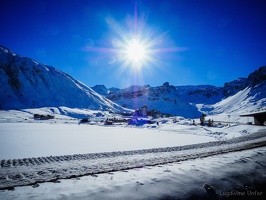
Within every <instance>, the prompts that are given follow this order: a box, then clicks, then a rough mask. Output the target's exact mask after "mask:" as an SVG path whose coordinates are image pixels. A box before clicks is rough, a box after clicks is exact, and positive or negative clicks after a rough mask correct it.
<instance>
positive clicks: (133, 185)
mask: <svg viewBox="0 0 266 200" xmlns="http://www.w3.org/2000/svg"><path fill="white" fill-rule="evenodd" d="M34 113H38V114H44V115H45V114H51V115H53V116H55V119H51V120H36V119H33V114H34ZM62 113H64V114H62ZM74 116H75V117H85V116H87V117H89V118H90V119H91V122H90V123H80V122H79V120H78V119H76V118H73V117H74ZM105 117H119V116H118V115H115V114H110V113H107V112H103V113H100V112H97V111H90V110H79V109H69V108H66V107H65V108H62V107H61V108H60V109H57V108H41V109H27V110H10V111H0V160H1V159H6V160H2V161H3V164H4V165H3V166H2V168H1V171H0V172H1V173H0V178H1V181H2V182H1V181H0V182H1V183H2V187H3V188H5V186H8V185H11V189H12V183H13V185H14V186H15V187H14V188H13V189H14V190H11V191H8V190H0V199H93V200H94V199H95V200H97V199H121V200H122V199H167V198H168V199H171V198H172V199H175V198H178V199H191V198H192V199H193V198H194V199H209V198H213V199H215V198H216V199H217V198H218V199H219V198H220V199H227V197H234V196H232V195H235V194H236V193H232V192H235V191H245V193H243V194H244V195H245V197H252V198H254V199H263V198H264V197H265V190H264V189H266V188H265V187H263V185H264V184H265V180H266V179H265V178H266V175H265V165H266V163H265V155H266V149H265V147H260V148H254V147H253V148H254V149H251V150H244V151H243V149H242V151H236V152H231V153H227V152H228V151H227V148H229V149H232V148H235V147H236V149H238V147H240V149H241V147H243V146H241V145H247V146H248V145H249V144H251V143H252V140H253V139H252V138H250V141H249V140H246V139H245V140H243V141H242V142H241V140H239V142H240V143H223V142H224V141H227V140H228V139H232V138H237V137H239V136H248V137H249V135H250V134H252V133H255V132H258V131H259V132H260V138H258V139H257V140H256V139H255V140H254V142H255V143H256V141H257V142H263V141H265V130H266V129H265V127H262V126H249V125H245V124H240V123H239V121H238V120H239V118H238V117H234V116H231V118H230V120H231V121H230V123H229V122H228V116H227V115H219V116H212V117H213V119H214V120H218V121H223V123H221V122H216V123H215V127H208V126H200V125H199V120H198V119H195V123H196V125H193V120H191V119H185V118H183V117H173V118H161V119H157V121H158V122H159V126H157V125H156V124H149V125H143V126H130V125H127V124H126V123H117V124H115V125H111V126H107V125H104V124H103V122H102V120H103V119H104V118H105ZM255 138H256V137H255ZM237 139H239V138H237ZM211 141H219V143H217V144H223V145H217V146H213V145H209V144H212V143H208V142H211ZM203 142H207V143H205V144H204V145H203V146H205V147H204V148H201V147H200V146H199V145H202V144H199V145H198V146H197V145H196V144H198V143H203ZM254 142H253V143H254ZM255 143H254V144H255ZM188 144H193V145H192V146H191V147H190V148H189V149H187V150H186V149H183V150H182V148H181V150H179V151H178V150H172V151H171V150H170V151H169V152H168V151H165V152H164V151H162V152H161V151H160V150H162V149H157V150H154V149H152V148H159V147H174V146H183V145H188ZM215 144H216V143H215ZM260 144H262V143H260ZM196 146H197V147H196ZM194 147H195V149H193V148H194ZM141 149H149V150H147V152H145V151H139V152H135V151H134V152H131V153H129V152H128V153H125V152H124V153H123V152H118V153H109V154H99V155H98V156H103V157H97V156H96V155H95V156H96V157H95V158H94V159H93V158H88V159H80V160H79V158H82V157H83V156H85V157H86V155H87V156H90V154H87V153H96V152H113V151H128V150H141ZM220 150H221V151H223V152H224V153H223V154H220V155H217V154H219V151H220ZM206 152H208V153H209V156H208V157H205V156H204V155H205V153H206ZM211 152H214V154H213V153H211ZM73 154H79V155H77V156H76V158H77V160H75V159H74V157H72V156H65V157H62V155H73ZM80 154H84V155H80ZM85 154H86V155H85ZM51 155H52V156H57V155H58V156H59V157H60V158H61V157H62V158H69V159H70V160H65V161H64V160H60V161H59V162H57V161H53V162H49V163H39V164H37V163H28V164H26V165H17V164H16V165H10V166H7V167H6V166H5V164H8V162H9V161H10V160H8V159H15V158H32V157H35V158H36V157H41V156H44V157H42V158H43V159H44V160H47V159H48V158H50V157H45V156H51ZM91 156H92V155H91ZM201 156H203V157H201ZM174 157H175V158H176V159H175V158H174ZM51 158H52V157H51ZM53 158H55V157H53ZM71 158H73V159H71ZM27 160H30V159H25V162H24V159H23V162H24V164H25V163H26V161H27ZM31 160H32V159H31ZM172 160H174V162H172ZM175 160H177V161H175ZM178 160H179V161H178ZM13 161H16V159H15V160H13ZM154 163H155V164H154ZM158 163H159V164H158ZM13 164H14V162H13ZM153 165H155V166H153ZM134 166H137V167H134ZM85 169H87V170H88V171H91V174H90V173H87V175H86V173H85V172H84V173H85V176H84V175H82V170H85ZM125 169H126V170H125ZM101 170H102V171H101ZM97 171H99V172H101V173H97ZM53 172H55V173H54V174H53ZM65 172H67V173H70V174H66V175H67V176H66V177H71V176H70V175H71V173H72V174H73V177H74V178H67V179H61V178H64V173H65ZM107 172H108V173H107ZM79 174H81V175H82V176H81V177H78V176H76V175H79ZM88 174H90V175H88ZM6 176H8V177H9V178H11V179H5V177H6ZM54 177H55V178H54ZM56 177H59V178H56ZM60 177H61V178H60ZM31 179H32V180H31ZM35 180H37V182H35ZM38 180H39V181H40V182H44V183H40V182H38ZM45 180H47V181H49V180H50V181H51V180H55V181H54V182H53V183H51V182H46V181H45ZM5 181H6V182H5ZM32 181H33V182H32ZM5 183H6V185H5ZM19 184H22V185H24V186H22V185H21V186H22V187H17V186H18V185H19ZM206 184H207V185H208V186H210V187H211V188H212V189H211V190H210V191H208V190H206V189H205V188H204V187H203V185H205V186H206ZM25 185H30V186H25ZM254 191H256V192H257V193H253V194H254V195H253V196H248V195H251V194H252V193H251V192H254ZM230 195H231V196H230Z"/></svg>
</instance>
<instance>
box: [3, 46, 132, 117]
mask: <svg viewBox="0 0 266 200" xmlns="http://www.w3.org/2000/svg"><path fill="white" fill-rule="evenodd" d="M0 91H1V92H0V109H23V108H37V107H47V106H56V107H57V106H67V107H71V108H75V107H76V108H86V109H91V110H111V111H113V112H128V111H129V110H127V109H125V108H123V107H121V106H119V105H118V104H116V103H114V102H112V101H110V100H109V99H107V98H105V97H103V96H102V95H99V94H98V93H96V92H95V91H94V90H92V89H91V88H90V87H88V86H86V85H84V84H83V83H81V82H79V81H78V80H76V79H74V78H73V77H71V76H70V75H68V74H66V73H64V72H62V71H60V70H58V69H56V68H54V67H51V66H47V65H44V64H41V63H38V62H36V61H35V60H33V59H30V58H26V57H23V56H20V55H17V54H15V53H14V52H12V51H11V50H9V49H7V48H6V47H3V46H0Z"/></svg>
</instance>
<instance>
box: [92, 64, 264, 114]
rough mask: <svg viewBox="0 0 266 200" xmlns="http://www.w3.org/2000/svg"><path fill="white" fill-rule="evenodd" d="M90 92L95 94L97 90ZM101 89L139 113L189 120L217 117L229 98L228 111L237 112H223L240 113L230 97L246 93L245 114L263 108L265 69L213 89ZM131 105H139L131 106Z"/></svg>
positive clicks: (212, 87) (147, 86)
mask: <svg viewBox="0 0 266 200" xmlns="http://www.w3.org/2000/svg"><path fill="white" fill-rule="evenodd" d="M92 88H93V89H94V90H95V91H98V87H96V86H94V87H92ZM104 88H106V87H105V86H104V85H102V86H101V90H102V91H101V92H102V94H105V96H106V97H107V98H108V99H110V100H112V101H114V102H117V103H119V104H120V105H123V106H125V107H128V108H131V109H138V108H139V107H141V106H143V105H146V106H148V108H149V109H156V110H159V111H162V112H165V113H170V114H173V115H181V116H184V117H191V118H194V117H199V116H200V115H201V114H202V113H206V114H220V113H221V110H223V109H218V107H219V106H220V105H221V104H223V103H222V102H225V101H226V99H227V98H229V97H232V98H231V99H234V103H232V105H231V106H230V107H234V106H235V107H237V108H238V109H235V110H230V109H229V107H228V106H227V109H224V111H225V110H226V111H227V112H230V113H232V112H243V110H244V108H245V106H241V107H239V105H238V104H239V103H240V102H239V101H237V97H235V98H233V96H235V95H237V94H238V93H239V92H241V91H245V92H243V93H244V94H245V95H244V96H241V99H242V101H245V102H246V103H247V105H246V107H250V109H246V111H247V112H248V111H252V109H253V110H254V109H259V108H262V107H264V106H266V92H265V91H266V66H262V67H260V68H258V70H255V71H254V72H252V73H250V74H249V76H248V77H247V78H243V77H242V78H238V79H237V80H233V81H230V82H226V83H225V84H224V85H223V86H220V87H217V86H213V85H187V86H173V85H170V84H169V83H168V82H166V83H164V84H163V85H162V86H156V87H151V86H150V85H144V86H139V85H135V86H130V87H127V88H124V89H119V90H116V91H113V92H110V91H109V92H108V93H106V92H104ZM106 90H108V89H107V88H106ZM247 91H248V92H247ZM152 101H153V102H152ZM134 102H139V103H135V104H134ZM171 102H173V103H171ZM170 104H172V105H170ZM224 105H225V104H224ZM226 105H228V104H226ZM184 108H186V109H184ZM195 108H197V109H196V110H195Z"/></svg>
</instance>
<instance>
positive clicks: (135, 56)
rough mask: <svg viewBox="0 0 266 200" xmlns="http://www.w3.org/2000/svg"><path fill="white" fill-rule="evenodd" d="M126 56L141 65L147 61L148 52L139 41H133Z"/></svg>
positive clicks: (127, 49) (129, 43) (129, 44)
mask: <svg viewBox="0 0 266 200" xmlns="http://www.w3.org/2000/svg"><path fill="white" fill-rule="evenodd" d="M126 56H127V59H128V60H130V61H131V62H134V63H141V62H143V61H145V58H146V56H147V50H146V48H145V46H144V45H143V44H142V43H141V42H140V41H139V40H137V39H132V40H130V41H129V42H128V44H127V47H126Z"/></svg>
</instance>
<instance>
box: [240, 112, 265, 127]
mask: <svg viewBox="0 0 266 200" xmlns="http://www.w3.org/2000/svg"><path fill="white" fill-rule="evenodd" d="M240 117H254V123H255V125H266V110H264V111H258V112H253V113H248V114H242V115H240Z"/></svg>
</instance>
